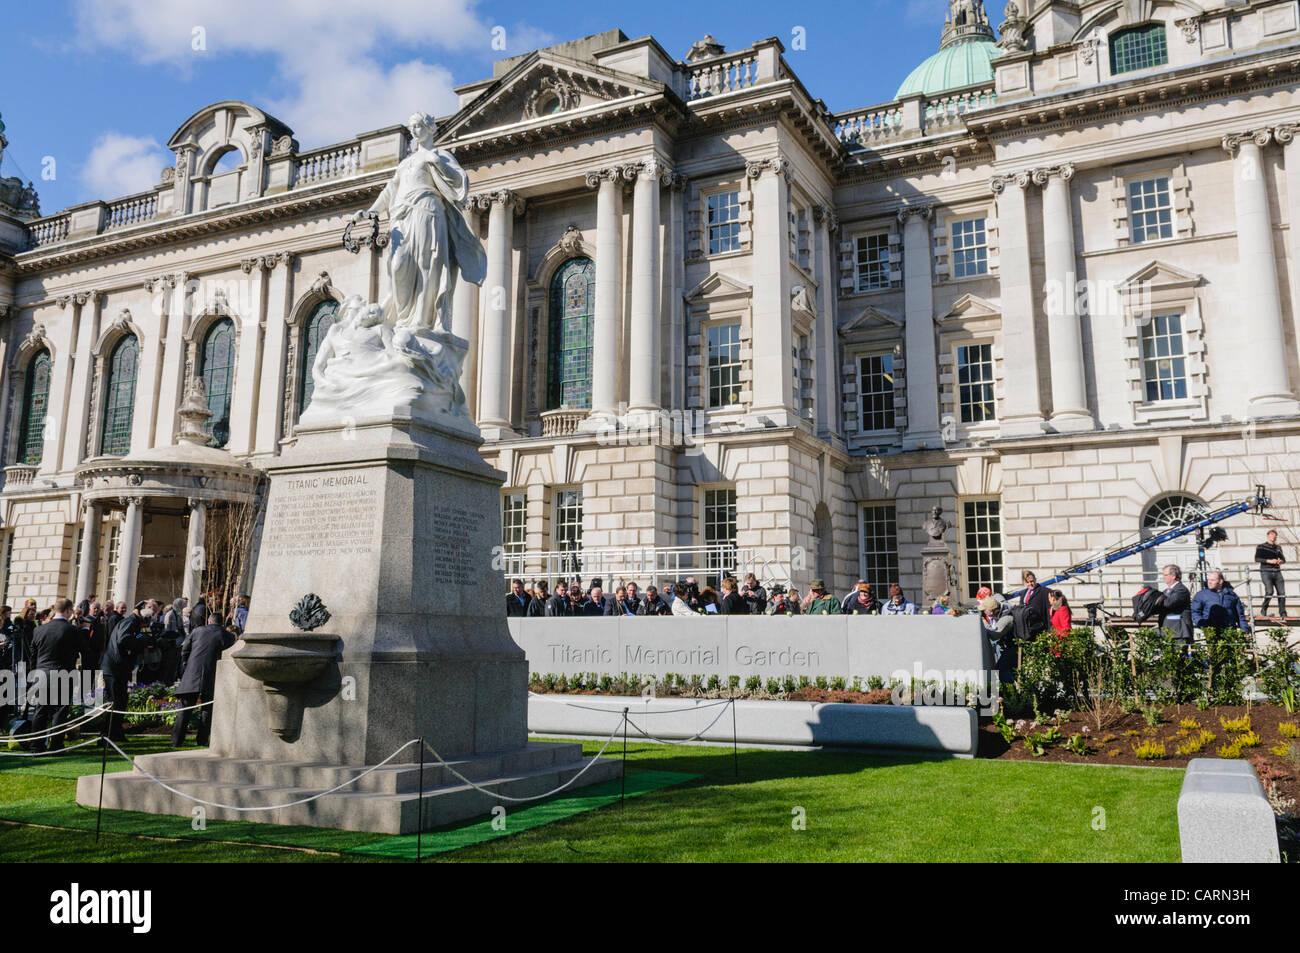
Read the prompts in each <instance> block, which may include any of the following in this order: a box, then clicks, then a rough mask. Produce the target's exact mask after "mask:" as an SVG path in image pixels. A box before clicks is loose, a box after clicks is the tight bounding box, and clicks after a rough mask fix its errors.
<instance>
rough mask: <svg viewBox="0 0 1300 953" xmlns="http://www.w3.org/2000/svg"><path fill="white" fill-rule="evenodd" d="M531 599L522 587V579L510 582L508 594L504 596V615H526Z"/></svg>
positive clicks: (520, 616) (513, 616)
mask: <svg viewBox="0 0 1300 953" xmlns="http://www.w3.org/2000/svg"><path fill="white" fill-rule="evenodd" d="M532 601H533V600H532V597H530V596H529V595H528V592H527V591H526V590H525V589H524V581H523V580H522V579H516V580H515V581H514V582H513V583H511V592H510V595H508V596H506V617H507V618H515V617H519V618H522V617H524V616H526V615H528V604H529V603H530V602H532Z"/></svg>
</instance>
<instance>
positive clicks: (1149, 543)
mask: <svg viewBox="0 0 1300 953" xmlns="http://www.w3.org/2000/svg"><path fill="white" fill-rule="evenodd" d="M1272 505H1273V500H1272V498H1271V497H1269V496H1268V494H1267V493H1266V492H1265V491H1264V485H1263V484H1262V483H1257V484H1256V485H1255V493H1254V495H1253V496H1249V497H1247V498H1246V499H1244V500H1241V501H1240V502H1237V503H1229V504H1228V505H1227V506H1223V507H1220V508H1219V509H1217V510H1214V511H1213V512H1212V513H1206V514H1205V515H1204V516H1201V517H1199V518H1197V519H1194V520H1191V521H1190V522H1187V523H1184V524H1182V525H1181V526H1175V527H1172V528H1171V529H1167V530H1165V531H1164V532H1162V533H1157V534H1156V535H1155V536H1152V537H1150V538H1149V539H1144V540H1142V541H1140V542H1137V543H1129V544H1127V545H1124V546H1117V547H1115V548H1114V549H1111V550H1108V551H1107V552H1105V553H1102V554H1101V555H1100V556H1097V557H1096V558H1094V559H1090V560H1088V561H1087V562H1082V563H1079V564H1078V565H1077V566H1071V567H1070V568H1069V569H1065V570H1062V571H1061V572H1060V573H1058V574H1057V575H1055V576H1053V577H1052V578H1051V579H1044V580H1042V581H1041V582H1039V585H1040V586H1044V587H1046V586H1051V585H1054V584H1056V583H1058V582H1064V581H1065V580H1067V579H1072V578H1073V577H1075V576H1082V575H1084V574H1086V573H1090V572H1092V571H1093V570H1094V569H1100V568H1101V567H1102V566H1109V565H1110V564H1111V563H1113V562H1116V561H1118V560H1120V559H1125V558H1127V557H1128V556H1133V555H1136V554H1137V553H1140V552H1143V551H1144V550H1148V549H1151V548H1153V547H1155V546H1160V545H1162V544H1164V543H1167V542H1169V541H1170V540H1174V539H1178V538H1179V537H1180V536H1186V535H1187V534H1188V533H1195V532H1198V531H1199V530H1202V529H1205V528H1206V527H1207V526H1213V525H1214V524H1215V523H1220V522H1222V521H1223V520H1226V519H1227V518H1228V517H1230V516H1236V515H1237V514H1238V513H1246V512H1250V511H1254V513H1255V514H1256V515H1258V516H1262V517H1264V518H1265V519H1277V517H1271V516H1269V515H1268V514H1267V513H1265V510H1267V509H1268V508H1269V507H1270V506H1272ZM1024 591H1025V590H1023V589H1021V590H1019V591H1017V592H1011V593H1007V595H1006V598H1007V599H1008V600H1010V599H1015V598H1018V597H1019V596H1021V595H1023V594H1024Z"/></svg>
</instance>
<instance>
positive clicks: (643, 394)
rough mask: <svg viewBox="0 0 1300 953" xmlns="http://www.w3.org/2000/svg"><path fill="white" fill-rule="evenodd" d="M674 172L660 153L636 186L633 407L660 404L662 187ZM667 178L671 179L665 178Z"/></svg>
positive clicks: (651, 407) (630, 387) (630, 379)
mask: <svg viewBox="0 0 1300 953" xmlns="http://www.w3.org/2000/svg"><path fill="white" fill-rule="evenodd" d="M665 178H666V179H667V180H668V181H671V180H672V173H671V172H669V171H667V170H666V169H665V168H664V166H663V163H661V162H660V161H659V160H657V159H647V160H646V161H645V162H643V163H641V165H640V166H639V167H638V169H637V177H636V185H635V186H634V189H633V192H632V312H631V322H630V323H631V337H632V342H631V343H632V347H631V362H630V365H631V366H630V367H629V373H628V409H629V410H640V411H655V410H658V409H659V361H660V357H661V355H660V353H659V337H660V335H659V321H660V318H661V316H660V313H659V290H660V283H661V281H662V280H663V279H662V275H661V274H660V267H661V257H660V246H659V187H660V184H661V179H665ZM665 184H666V183H665Z"/></svg>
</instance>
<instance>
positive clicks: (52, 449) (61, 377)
mask: <svg viewBox="0 0 1300 953" xmlns="http://www.w3.org/2000/svg"><path fill="white" fill-rule="evenodd" d="M78 299H80V301H84V300H85V299H84V298H83V297H82V296H80V295H76V296H74V295H65V296H63V297H61V298H59V299H57V301H56V303H57V304H58V306H59V309H60V310H61V311H63V312H64V315H65V317H64V319H63V320H61V321H59V322H58V324H57V325H56V326H53V327H51V329H50V331H49V332H47V333H48V335H49V338H52V339H53V341H52V344H53V346H52V347H51V348H50V358H51V359H52V361H53V363H52V365H51V367H50V391H49V400H48V403H47V404H46V410H45V430H44V432H43V433H42V434H41V438H42V439H41V463H40V467H39V468H38V469H37V471H36V472H37V473H38V474H40V475H41V476H42V477H47V476H48V477H52V476H54V474H56V473H58V472H59V469H60V463H61V460H60V458H61V457H62V455H63V454H62V443H63V434H64V428H65V427H66V426H67V417H68V403H67V399H68V382H69V381H70V380H71V379H72V364H73V356H72V353H73V349H74V346H75V342H76V339H77V334H76V327H77V321H78V319H79V318H80V316H81V304H80V303H79V301H78ZM69 306H71V307H72V312H71V315H70V316H69V315H68V308H69ZM47 343H49V342H48V339H47ZM14 397H15V404H16V405H17V407H18V413H20V414H21V413H22V412H23V410H24V409H25V408H24V401H23V395H22V394H21V393H18V394H15V395H14Z"/></svg>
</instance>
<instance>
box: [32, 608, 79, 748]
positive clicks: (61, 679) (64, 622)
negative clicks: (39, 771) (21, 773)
mask: <svg viewBox="0 0 1300 953" xmlns="http://www.w3.org/2000/svg"><path fill="white" fill-rule="evenodd" d="M71 612H72V600H71V599H56V600H54V615H53V616H52V617H51V618H50V621H49V622H46V623H45V624H44V625H43V626H41V627H40V628H39V629H37V630H36V634H35V635H34V636H33V637H32V667H33V668H34V669H35V670H36V671H38V672H42V673H44V674H43V675H42V676H41V677H40V679H41V680H40V681H39V682H38V683H37V686H36V688H37V690H38V691H39V692H40V694H41V697H40V698H39V699H37V701H38V702H39V704H38V705H37V708H36V717H35V718H34V719H33V720H32V732H33V733H36V732H44V731H47V730H49V731H53V730H54V729H56V728H58V727H59V726H60V725H62V724H63V723H64V722H65V721H67V715H68V706H69V705H70V704H71V703H72V699H71V698H65V697H63V693H64V692H67V691H69V690H70V689H71V688H72V679H71V675H72V673H74V672H75V671H76V668H77V656H78V655H80V654H81V632H80V631H79V630H78V629H77V627H76V626H74V625H73V624H72V623H71V622H69V621H68V616H69V615H70V614H71ZM62 747H63V735H61V734H59V733H57V732H55V733H53V734H51V735H50V737H49V738H38V739H37V740H36V741H34V742H33V743H32V748H33V750H36V751H58V750H60V749H61V748H62Z"/></svg>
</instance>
